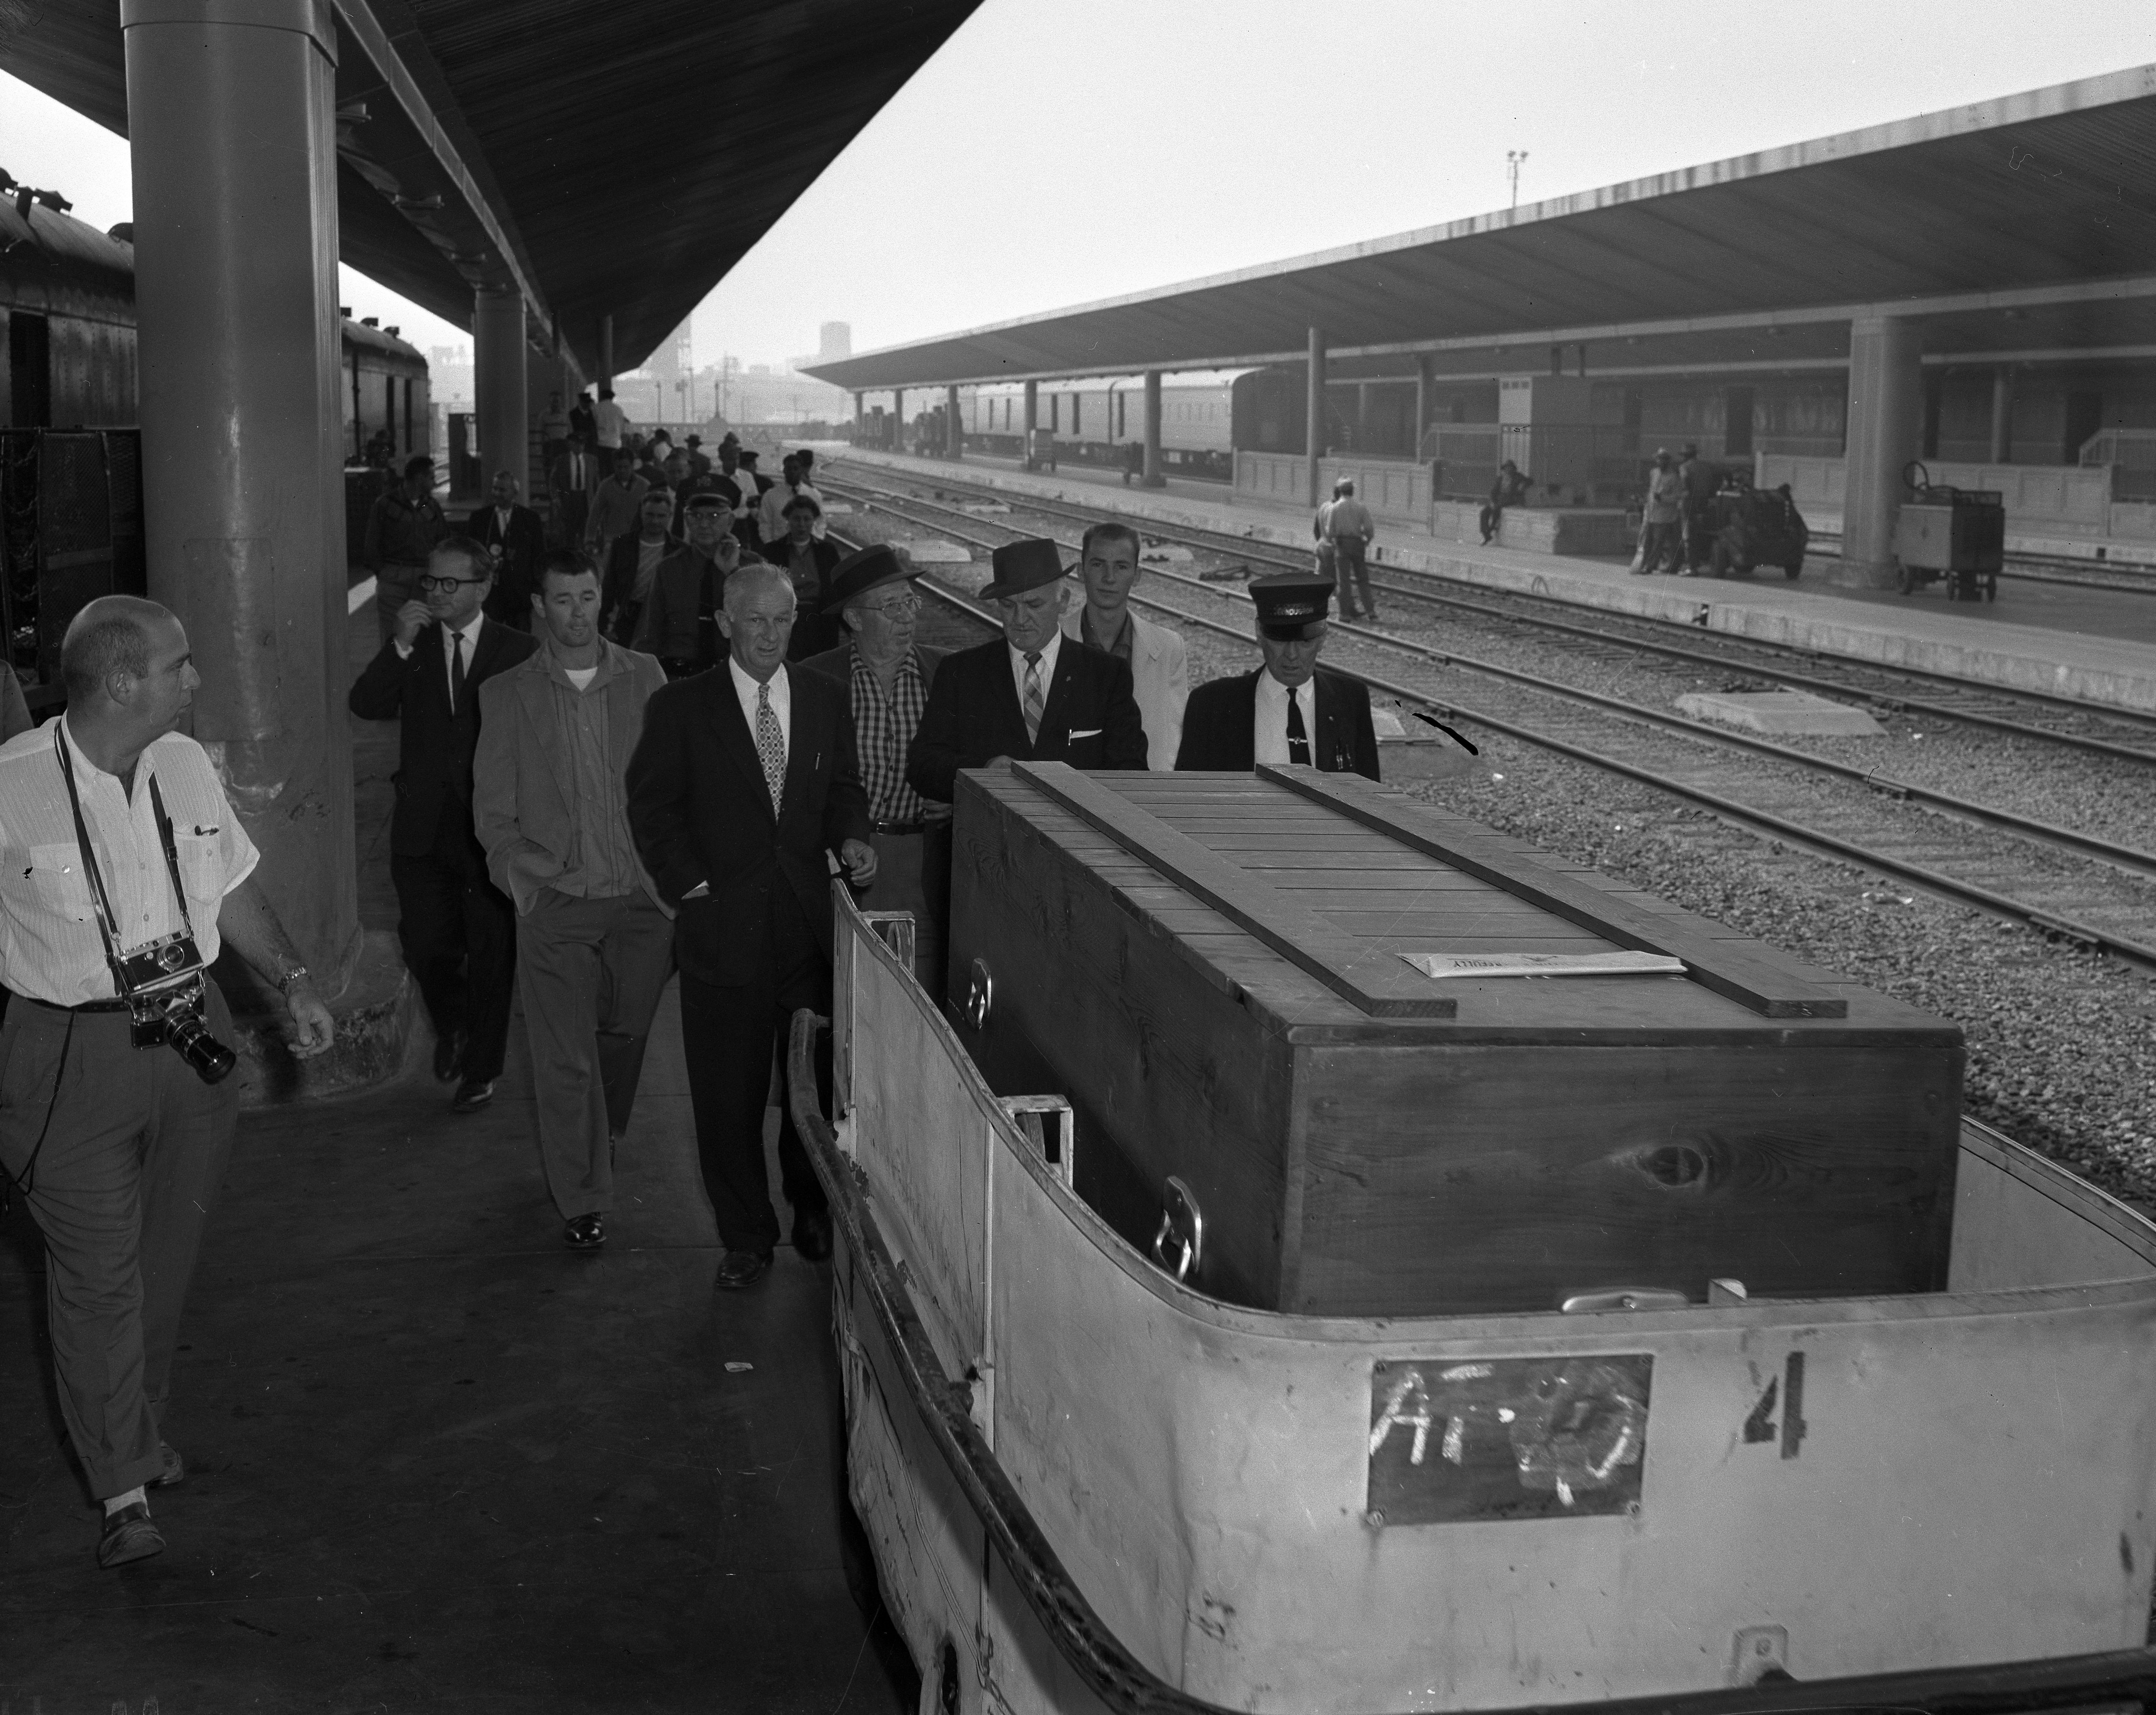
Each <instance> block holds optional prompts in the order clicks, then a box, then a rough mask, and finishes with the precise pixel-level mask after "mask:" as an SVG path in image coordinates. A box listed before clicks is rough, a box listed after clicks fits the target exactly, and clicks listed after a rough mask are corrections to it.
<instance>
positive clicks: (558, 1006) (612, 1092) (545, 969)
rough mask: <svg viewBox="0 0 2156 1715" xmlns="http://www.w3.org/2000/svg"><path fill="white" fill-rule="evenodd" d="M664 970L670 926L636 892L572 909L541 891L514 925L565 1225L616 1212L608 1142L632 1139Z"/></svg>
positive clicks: (550, 1184) (550, 1181)
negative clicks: (632, 1123)
mask: <svg viewBox="0 0 2156 1715" xmlns="http://www.w3.org/2000/svg"><path fill="white" fill-rule="evenodd" d="M673 968H674V925H673V923H672V922H671V921H670V920H669V918H668V917H667V916H666V914H665V912H664V911H660V909H659V907H658V906H656V905H655V904H654V903H653V902H652V900H651V896H649V894H647V893H644V892H642V891H639V892H635V893H629V894H624V895H620V896H616V897H614V898H612V899H577V898H574V897H572V896H570V895H568V894H566V893H557V892H555V891H553V890H552V888H547V889H544V890H542V891H541V893H540V895H539V896H538V898H537V899H536V900H535V901H533V902H532V906H531V911H528V912H527V913H526V914H525V915H524V916H522V917H519V918H518V919H517V920H516V992H517V993H518V994H519V995H521V997H522V998H523V1001H524V1029H525V1033H526V1036H527V1037H528V1038H529V1039H530V1041H531V1093H532V1096H533V1098H534V1100H533V1107H534V1109H535V1112H536V1124H537V1128H538V1132H539V1158H540V1162H541V1164H542V1166H543V1167H544V1168H545V1169H546V1173H547V1190H548V1191H549V1192H550V1193H551V1194H552V1196H553V1199H554V1207H555V1208H556V1209H558V1210H560V1211H561V1215H562V1219H563V1220H565V1221H566V1220H574V1219H576V1218H577V1216H578V1215H580V1214H605V1213H606V1212H607V1211H608V1210H609V1209H612V1208H613V1140H614V1139H615V1138H616V1137H620V1136H621V1135H622V1134H623V1133H624V1132H626V1131H628V1129H629V1111H630V1110H631V1109H632V1108H634V1107H635V1106H636V1086H637V1082H638V1081H639V1079H640V1078H641V1077H642V1076H643V1074H644V1044H645V1042H646V1040H648V1039H649V1035H650V1032H651V1020H652V1017H653V1015H654V1014H655V1013H657V1011H658V1010H659V995H660V990H661V989H663V988H665V986H666V978H667V973H669V972H670V971H671V970H672V969H673Z"/></svg>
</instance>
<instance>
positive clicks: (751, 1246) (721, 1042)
mask: <svg viewBox="0 0 2156 1715" xmlns="http://www.w3.org/2000/svg"><path fill="white" fill-rule="evenodd" d="M789 943H792V944H789ZM782 949H783V950H780V951H777V952H774V955H773V957H771V958H767V959H766V960H765V961H763V964H762V969H761V970H760V971H759V972H758V973H757V976H756V977H755V978H754V979H753V980H752V981H750V982H747V983H726V984H720V983H706V982H702V981H700V980H699V979H697V978H694V977H691V976H690V974H689V973H687V972H686V971H684V972H682V973H681V1046H682V1050H683V1053H684V1055H685V1056H686V1058H687V1060H688V1062H689V1105H690V1109H691V1110H692V1111H693V1112H694V1113H695V1115H696V1158H697V1161H698V1163H699V1165H701V1168H702V1169H703V1174H704V1189H705V1191H706V1193H707V1194H709V1195H710V1197H711V1213H712V1214H713V1216H714V1217H716V1220H717V1223H718V1229H719V1242H720V1243H721V1244H722V1245H725V1246H726V1249H727V1250H757V1251H765V1252H768V1251H769V1250H772V1249H773V1246H775V1245H777V1244H778V1212H777V1211H776V1210H774V1209H773V1208H772V1206H771V1179H770V1176H769V1174H768V1173H767V1171H766V1170H765V1168H764V1164H763V1107H764V1097H765V1096H767V1094H768V1093H769V1091H770V1089H771V1065H772V1056H773V1055H775V1054H780V1053H783V1052H784V1050H785V1043H786V1038H787V1033H788V1031H789V1030H791V1029H792V1027H793V1014H794V1011H795V1009H797V1008H799V1007H803V1006H811V1007H814V1008H816V1009H818V1010H819V1011H829V1009H830V1004H831V970H830V967H829V965H828V964H826V963H824V956H823V954H822V952H820V951H819V949H818V948H817V947H816V945H815V943H814V942H813V941H812V940H809V939H808V938H807V937H806V935H805V934H804V935H803V936H802V937H798V939H797V937H790V936H789V937H786V942H783V943H782ZM829 1040H830V1039H829V1037H828V1036H826V1037H825V1039H824V1048H823V1050H822V1052H821V1054H820V1055H819V1059H818V1063H817V1068H816V1075H817V1086H818V1093H819V1096H821V1098H822V1100H823V1101H824V1103H825V1105H826V1107H827V1108H828V1107H829V1101H830V1095H831V1058H830V1047H829ZM778 1171H779V1178H780V1186H781V1189H783V1191H784V1192H785V1194H786V1200H787V1201H788V1203H789V1204H792V1205H793V1211H794V1214H796V1215H797V1216H798V1215H799V1214H801V1213H802V1212H803V1210H815V1211H818V1212H820V1211H822V1210H823V1209H824V1208H825V1207H826V1206H827V1201H826V1199H825V1197H824V1187H823V1184H822V1182H821V1181H820V1180H819V1179H818V1178H817V1177H816V1170H815V1169H814V1168H813V1167H811V1166H810V1165H809V1164H808V1151H807V1150H805V1149H803V1148H802V1145H801V1137H800V1134H799V1133H798V1132H796V1131H795V1130H794V1128H793V1108H792V1107H791V1105H790V1104H789V1103H788V1102H787V1101H785V1100H783V1098H782V1100H781V1101H780V1104H779V1119H778Z"/></svg>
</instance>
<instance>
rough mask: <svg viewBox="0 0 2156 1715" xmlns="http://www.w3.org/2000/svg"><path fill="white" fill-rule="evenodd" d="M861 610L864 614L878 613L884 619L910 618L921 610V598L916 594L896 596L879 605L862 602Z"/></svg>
mask: <svg viewBox="0 0 2156 1715" xmlns="http://www.w3.org/2000/svg"><path fill="white" fill-rule="evenodd" d="M861 611H862V612H863V613H865V614H882V615H883V616H884V618H885V619H911V618H912V617H913V616H914V615H915V614H917V613H919V612H920V611H921V598H920V597H919V596H917V595H902V596H898V597H895V598H893V599H891V600H890V601H887V602H885V603H883V604H882V605H881V606H880V607H879V606H877V605H876V604H875V603H871V602H863V603H861Z"/></svg>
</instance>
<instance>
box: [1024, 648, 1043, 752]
mask: <svg viewBox="0 0 2156 1715" xmlns="http://www.w3.org/2000/svg"><path fill="white" fill-rule="evenodd" d="M1047 711H1048V699H1047V698H1046V697H1045V696H1042V695H1041V691H1040V651H1039V650H1033V651H1032V652H1030V653H1029V654H1028V655H1027V656H1026V658H1025V742H1027V743H1028V744H1031V743H1033V742H1034V740H1036V739H1037V738H1039V737H1040V717H1041V716H1042V715H1044V714H1045V713H1046V712H1047Z"/></svg>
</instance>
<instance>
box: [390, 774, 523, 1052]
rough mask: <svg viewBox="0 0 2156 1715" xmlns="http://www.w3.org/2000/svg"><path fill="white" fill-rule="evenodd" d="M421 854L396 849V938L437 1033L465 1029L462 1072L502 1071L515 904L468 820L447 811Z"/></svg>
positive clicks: (506, 1042)
mask: <svg viewBox="0 0 2156 1715" xmlns="http://www.w3.org/2000/svg"><path fill="white" fill-rule="evenodd" d="M389 880H390V883H391V885H392V886H394V887H395V888H396V890H397V939H398V943H399V944H400V945H401V946H402V947H403V949H404V964H405V968H407V969H408V970H409V971H410V972H411V973H412V976H413V980H414V981H416V982H417V983H418V985H419V998H420V999H422V1000H423V1001H424V1002H425V1003H426V1006H427V1016H428V1018H429V1019H431V1020H432V1021H433V1023H434V1034H435V1035H438V1036H446V1035H449V1033H450V1032H452V1031H454V1030H462V1031H464V1032H465V1061H464V1071H465V1076H466V1077H468V1078H480V1079H490V1078H498V1077H500V1076H501V1062H502V1059H503V1057H504V1055H506V1053H507V1052H508V1049H509V1004H510V997H511V992H512V989H513V987H514V984H515V983H516V906H513V905H511V903H510V902H509V896H508V895H507V894H506V893H504V892H503V891H501V890H500V888H498V887H496V886H495V885H494V883H493V882H492V881H490V880H489V879H488V876H487V873H486V859H485V855H483V854H482V853H481V852H480V849H479V847H478V845H476V843H475V842H474V841H473V840H472V839H471V837H470V824H469V823H468V822H465V823H462V824H459V822H458V819H456V818H454V817H452V816H450V815H449V814H446V813H445V814H444V816H443V837H442V838H441V840H439V841H438V842H437V843H436V845H435V849H434V850H433V851H431V852H429V853H428V854H426V855H424V856H419V857H407V856H403V855H398V854H392V855H391V856H390V860H389Z"/></svg>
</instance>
